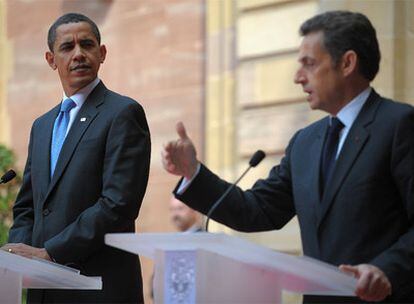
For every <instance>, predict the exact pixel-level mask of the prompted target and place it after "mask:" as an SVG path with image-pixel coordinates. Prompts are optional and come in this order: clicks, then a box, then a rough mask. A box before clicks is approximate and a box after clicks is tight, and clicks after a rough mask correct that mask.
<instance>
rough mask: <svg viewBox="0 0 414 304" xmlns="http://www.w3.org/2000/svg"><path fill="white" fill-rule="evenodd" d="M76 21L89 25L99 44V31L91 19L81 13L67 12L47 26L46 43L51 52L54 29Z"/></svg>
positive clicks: (54, 38) (54, 35)
mask: <svg viewBox="0 0 414 304" xmlns="http://www.w3.org/2000/svg"><path fill="white" fill-rule="evenodd" d="M78 22H86V23H88V24H89V25H90V26H91V29H92V33H93V34H94V35H95V38H96V40H97V41H98V44H101V34H100V33H99V29H98V26H97V25H96V24H95V22H93V21H92V20H91V19H89V18H88V17H86V16H85V15H82V14H77V13H68V14H65V15H63V16H60V17H59V18H58V19H57V20H56V21H55V22H54V23H53V24H52V26H51V27H50V28H49V32H48V34H47V45H48V46H49V50H50V51H51V52H53V46H54V45H55V41H56V30H57V28H58V27H59V26H61V25H62V24H68V23H78Z"/></svg>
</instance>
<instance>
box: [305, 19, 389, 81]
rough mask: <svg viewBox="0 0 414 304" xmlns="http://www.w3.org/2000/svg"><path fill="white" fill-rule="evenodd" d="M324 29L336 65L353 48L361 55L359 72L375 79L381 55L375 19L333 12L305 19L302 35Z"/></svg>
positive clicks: (328, 47)
mask: <svg viewBox="0 0 414 304" xmlns="http://www.w3.org/2000/svg"><path fill="white" fill-rule="evenodd" d="M318 31H322V33H323V45H324V47H325V49H326V50H327V51H328V53H329V54H330V55H331V57H332V60H333V62H334V63H335V65H336V64H337V63H338V62H339V60H340V59H341V58H342V56H343V54H345V52H347V51H349V50H353V51H354V52H355V53H356V54H357V56H358V67H359V72H360V73H361V74H362V76H364V77H365V78H366V79H368V80H370V81H371V80H373V79H374V78H375V75H376V74H377V73H378V70H379V62H380V59H381V54H380V50H379V46H378V40H377V36H376V32H375V29H374V27H373V26H372V24H371V22H370V21H369V20H368V18H367V17H366V16H364V15H363V14H361V13H353V12H348V11H330V12H326V13H322V14H319V15H316V16H314V17H312V18H310V19H308V20H307V21H305V22H304V23H303V24H302V25H301V27H300V34H301V35H302V36H306V35H308V34H309V33H313V32H318Z"/></svg>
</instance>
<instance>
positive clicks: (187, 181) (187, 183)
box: [177, 163, 201, 195]
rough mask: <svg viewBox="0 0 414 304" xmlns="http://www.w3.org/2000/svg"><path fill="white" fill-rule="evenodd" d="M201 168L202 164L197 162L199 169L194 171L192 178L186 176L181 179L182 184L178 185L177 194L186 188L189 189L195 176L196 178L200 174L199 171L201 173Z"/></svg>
mask: <svg viewBox="0 0 414 304" xmlns="http://www.w3.org/2000/svg"><path fill="white" fill-rule="evenodd" d="M200 169H201V164H200V163H198V164H197V169H196V172H195V173H194V175H193V176H192V177H191V179H187V178H185V177H183V180H182V181H181V184H180V186H179V187H178V190H177V194H178V195H181V194H183V193H184V192H185V190H187V188H188V187H189V186H190V185H191V183H192V182H193V180H194V178H196V176H197V175H198V173H200Z"/></svg>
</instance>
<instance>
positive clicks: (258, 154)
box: [205, 150, 266, 232]
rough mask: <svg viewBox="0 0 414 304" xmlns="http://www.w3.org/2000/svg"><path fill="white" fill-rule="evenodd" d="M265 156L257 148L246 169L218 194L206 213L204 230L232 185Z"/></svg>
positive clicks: (234, 185) (231, 188)
mask: <svg viewBox="0 0 414 304" xmlns="http://www.w3.org/2000/svg"><path fill="white" fill-rule="evenodd" d="M265 157H266V154H265V153H264V152H263V151H262V150H257V151H256V152H255V153H254V154H253V156H252V158H251V159H250V161H249V167H247V169H246V170H244V172H243V174H242V175H240V177H239V178H238V179H237V180H236V181H235V182H234V183H233V184H231V186H230V187H228V188H227V190H226V191H225V192H224V193H223V194H222V195H221V196H220V198H219V199H218V200H217V201H216V202H215V203H214V205H213V206H211V208H210V210H209V211H208V213H207V220H206V229H205V230H206V232H208V223H209V221H210V217H211V215H212V214H213V212H214V210H216V208H217V207H218V206H219V205H220V204H221V202H222V201H223V200H224V198H225V197H226V196H227V195H228V194H229V193H230V191H231V190H233V188H234V187H236V185H237V184H238V183H239V181H240V180H241V179H242V178H243V177H244V176H245V175H246V174H247V172H249V170H250V169H251V168H254V167H256V166H257V165H258V164H259V163H260V162H261V161H262V160H263V158H265Z"/></svg>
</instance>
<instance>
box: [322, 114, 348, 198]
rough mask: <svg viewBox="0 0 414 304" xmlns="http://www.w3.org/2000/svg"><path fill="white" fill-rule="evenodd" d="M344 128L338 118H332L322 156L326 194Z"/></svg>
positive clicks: (323, 182) (323, 184) (323, 186)
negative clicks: (340, 135) (340, 133)
mask: <svg viewBox="0 0 414 304" xmlns="http://www.w3.org/2000/svg"><path fill="white" fill-rule="evenodd" d="M343 127H344V125H343V123H342V122H341V121H340V120H339V119H338V118H336V117H332V118H331V125H330V126H329V129H328V134H327V136H326V141H325V145H324V148H323V154H322V167H321V169H322V170H321V178H322V180H321V190H322V191H321V193H323V192H324V190H325V185H326V183H327V182H328V180H329V178H330V175H331V174H332V171H333V168H334V167H335V160H336V153H337V151H338V143H339V132H341V130H342V128H343Z"/></svg>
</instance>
